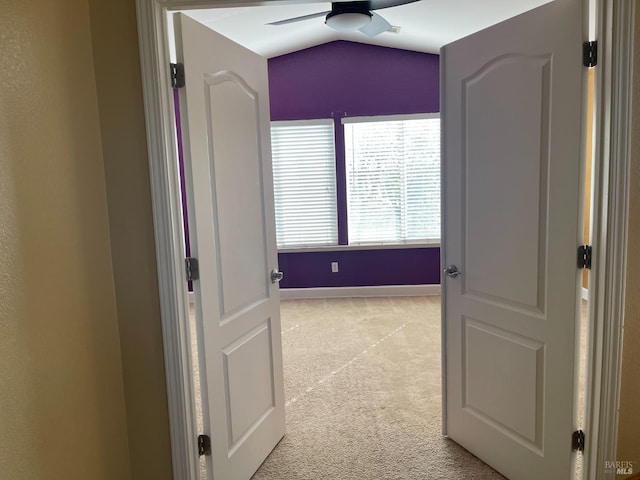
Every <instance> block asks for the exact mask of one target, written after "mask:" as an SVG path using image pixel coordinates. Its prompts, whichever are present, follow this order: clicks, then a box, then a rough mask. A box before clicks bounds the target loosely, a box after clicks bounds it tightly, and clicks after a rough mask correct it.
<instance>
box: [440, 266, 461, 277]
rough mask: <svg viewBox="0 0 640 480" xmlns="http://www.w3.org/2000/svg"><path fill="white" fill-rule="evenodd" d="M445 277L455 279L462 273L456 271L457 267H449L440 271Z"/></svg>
mask: <svg viewBox="0 0 640 480" xmlns="http://www.w3.org/2000/svg"><path fill="white" fill-rule="evenodd" d="M442 273H444V274H445V275H446V276H447V277H451V278H456V277H457V276H458V275H462V272H459V271H458V267H456V266H455V265H449V266H448V267H447V268H445V269H443V270H442Z"/></svg>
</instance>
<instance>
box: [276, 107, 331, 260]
mask: <svg viewBox="0 0 640 480" xmlns="http://www.w3.org/2000/svg"><path fill="white" fill-rule="evenodd" d="M271 149H272V158H273V183H274V196H275V210H276V236H277V240H278V248H291V247H308V246H321V245H337V244H338V217H337V206H336V156H335V148H334V134H333V120H332V119H326V120H324V119H323V120H301V121H291V122H272V124H271Z"/></svg>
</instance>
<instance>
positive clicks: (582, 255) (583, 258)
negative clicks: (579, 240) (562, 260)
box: [578, 245, 591, 269]
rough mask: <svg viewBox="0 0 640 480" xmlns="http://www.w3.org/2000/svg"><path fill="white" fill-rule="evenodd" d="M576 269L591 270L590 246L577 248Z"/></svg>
mask: <svg viewBox="0 0 640 480" xmlns="http://www.w3.org/2000/svg"><path fill="white" fill-rule="evenodd" d="M578 268H589V269H590V268H591V245H580V246H579V247H578Z"/></svg>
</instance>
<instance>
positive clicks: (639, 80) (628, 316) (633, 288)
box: [616, 8, 640, 473]
mask: <svg viewBox="0 0 640 480" xmlns="http://www.w3.org/2000/svg"><path fill="white" fill-rule="evenodd" d="M633 84H634V86H635V88H634V92H633V100H632V101H633V117H632V122H631V128H632V131H631V135H632V145H631V172H630V176H629V181H630V186H631V197H630V201H629V238H628V246H629V248H628V252H627V287H626V291H625V297H626V298H625V302H626V304H625V321H624V345H623V354H622V389H621V392H620V419H619V422H618V452H617V455H616V457H617V460H621V461H634V462H635V468H634V471H635V472H636V473H638V472H640V356H639V355H638V348H640V275H638V271H639V269H640V251H639V250H638V248H637V246H638V245H640V8H636V19H635V48H634V82H633Z"/></svg>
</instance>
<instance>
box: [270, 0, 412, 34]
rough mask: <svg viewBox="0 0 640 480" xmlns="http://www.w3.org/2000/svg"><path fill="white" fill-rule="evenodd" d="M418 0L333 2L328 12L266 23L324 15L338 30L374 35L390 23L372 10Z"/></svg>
mask: <svg viewBox="0 0 640 480" xmlns="http://www.w3.org/2000/svg"><path fill="white" fill-rule="evenodd" d="M417 1H419V0H367V1H355V2H333V3H332V4H331V10H330V11H328V12H318V13H312V14H309V15H302V16H301V17H294V18H287V19H286V20H279V21H277V22H272V23H268V24H267V25H287V24H289V23H296V22H301V21H303V20H310V19H312V18H318V17H323V16H324V17H325V21H324V23H326V24H327V25H328V26H330V27H331V28H333V29H334V30H339V31H354V30H358V31H360V32H362V33H364V34H365V35H368V36H370V37H375V36H376V35H379V34H381V33H382V32H386V31H387V30H389V29H390V28H391V24H390V23H389V22H387V21H386V20H385V19H384V18H382V16H380V15H378V14H377V13H373V11H372V10H380V9H383V8H389V7H397V6H398V5H404V4H406V3H413V2H417Z"/></svg>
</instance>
